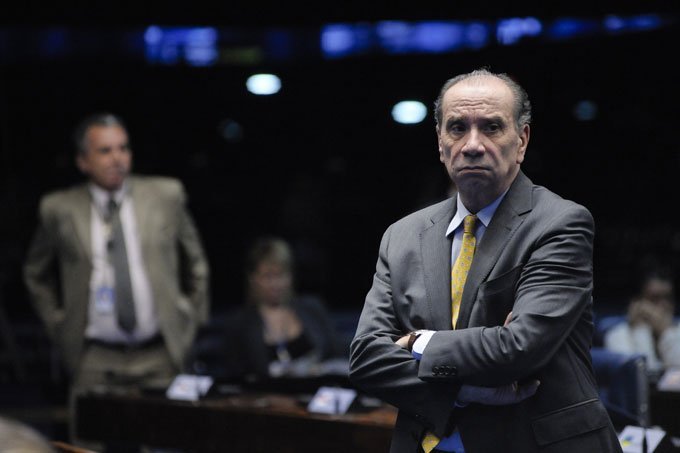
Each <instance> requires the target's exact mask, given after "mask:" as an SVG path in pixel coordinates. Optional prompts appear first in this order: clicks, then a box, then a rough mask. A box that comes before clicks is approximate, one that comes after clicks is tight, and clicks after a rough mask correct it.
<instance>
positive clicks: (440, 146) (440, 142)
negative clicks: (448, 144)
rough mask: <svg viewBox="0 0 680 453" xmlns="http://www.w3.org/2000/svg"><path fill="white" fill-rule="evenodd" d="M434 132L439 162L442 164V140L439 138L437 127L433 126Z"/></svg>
mask: <svg viewBox="0 0 680 453" xmlns="http://www.w3.org/2000/svg"><path fill="white" fill-rule="evenodd" d="M435 131H436V132H437V147H438V149H439V161H440V162H441V163H444V148H443V147H442V139H441V137H440V136H439V126H435Z"/></svg>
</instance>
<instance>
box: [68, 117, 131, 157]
mask: <svg viewBox="0 0 680 453" xmlns="http://www.w3.org/2000/svg"><path fill="white" fill-rule="evenodd" d="M93 126H102V127H109V126H119V127H121V128H123V129H124V130H127V128H126V127H125V123H123V120H122V119H121V118H120V117H119V116H117V115H114V114H113V113H109V112H102V113H94V114H92V115H89V116H87V117H86V118H85V119H83V120H82V121H81V122H80V123H78V125H77V126H76V128H75V130H74V133H73V141H74V142H75V145H76V150H77V151H78V154H82V153H84V152H85V151H86V150H87V148H86V147H85V136H86V135H87V131H88V129H90V128H91V127H93Z"/></svg>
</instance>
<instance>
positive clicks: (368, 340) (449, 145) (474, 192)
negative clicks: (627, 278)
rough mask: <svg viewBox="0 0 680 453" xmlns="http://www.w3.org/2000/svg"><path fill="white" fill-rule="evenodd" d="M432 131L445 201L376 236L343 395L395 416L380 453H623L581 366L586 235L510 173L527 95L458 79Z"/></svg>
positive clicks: (491, 79)
mask: <svg viewBox="0 0 680 453" xmlns="http://www.w3.org/2000/svg"><path fill="white" fill-rule="evenodd" d="M436 121H437V127H436V130H437V137H438V144H439V159H440V161H441V162H442V163H443V164H444V166H445V167H446V170H447V171H448V173H449V175H450V177H451V179H452V181H453V182H454V183H455V185H456V187H457V193H456V194H455V195H454V196H453V197H452V198H451V199H448V200H446V201H443V202H441V203H438V204H435V205H433V206H430V207H427V208H425V209H422V210H420V211H417V212H415V213H413V214H411V215H409V216H407V217H405V218H403V219H401V220H399V221H397V222H395V223H394V224H392V225H391V226H390V227H389V228H388V229H387V231H386V232H385V234H384V236H383V238H382V242H381V245H380V251H379V257H378V261H377V266H376V273H375V276H374V279H373V286H372V288H371V290H370V291H369V293H368V295H367V297H366V302H365V305H364V309H363V312H362V314H361V318H360V321H359V325H358V328H357V332H356V335H355V337H354V340H353V342H352V346H351V357H350V361H351V363H350V377H351V379H352V381H353V382H354V383H355V385H357V387H359V388H360V389H362V390H364V391H366V392H368V393H371V394H373V395H375V396H377V397H379V398H381V399H383V400H384V401H386V402H388V403H390V404H393V405H394V406H396V407H397V408H398V409H399V416H398V419H397V422H396V426H395V430H394V435H393V440H392V448H391V451H392V452H409V453H410V452H419V451H423V450H424V451H432V449H433V448H434V449H435V450H434V451H460V448H461V447H460V443H461V441H462V446H463V447H464V448H465V451H467V452H468V453H470V452H472V453H486V452H489V453H491V452H494V453H495V452H499V451H503V452H517V453H531V452H546V453H547V452H550V453H557V452H565V453H566V452H575V451H579V452H599V453H607V452H618V451H621V447H620V444H619V442H618V439H617V437H616V432H615V431H614V428H613V426H612V423H611V421H610V419H609V416H608V414H607V412H606V410H605V408H604V406H603V405H602V403H601V402H600V400H599V399H598V394H597V387H596V383H595V378H594V376H593V371H592V365H591V360H590V353H589V348H590V345H591V336H592V330H593V320H592V297H591V295H592V287H593V270H592V252H593V237H594V221H593V218H592V216H591V214H590V213H589V212H588V210H587V209H586V208H584V207H583V206H580V205H578V204H576V203H574V202H571V201H568V200H565V199H563V198H561V197H559V196H558V195H556V194H554V193H552V192H550V191H549V190H547V189H546V188H544V187H541V186H537V185H534V184H533V183H532V182H531V181H530V180H529V178H527V176H525V175H524V173H523V172H522V171H521V170H520V164H521V163H522V162H523V160H524V155H525V152H526V149H527V145H528V143H529V135H530V133H529V132H530V128H529V123H530V121H531V105H530V103H529V99H528V96H527V94H526V92H525V91H524V89H523V88H521V87H520V86H519V85H518V84H517V83H515V81H513V80H512V79H511V78H510V77H508V76H507V75H505V74H493V73H491V72H489V71H487V70H485V69H480V70H476V71H473V72H471V73H469V74H463V75H460V76H457V77H455V78H453V79H451V80H449V81H447V83H446V84H445V85H444V86H443V87H442V89H441V92H440V95H439V98H438V99H437V102H436ZM468 215H472V216H473V217H474V220H475V221H476V226H474V227H472V230H471V233H472V234H473V235H474V237H473V241H472V244H473V245H472V248H470V246H468V245H465V244H466V241H468V240H469V239H466V238H464V236H466V235H468V234H469V233H468V232H465V234H464V231H463V229H464V228H463V224H464V223H467V222H466V221H465V222H464V219H465V218H466V217H467V216H468ZM471 218H472V217H471ZM461 250H462V251H461ZM466 250H467V252H466ZM471 250H472V251H473V252H474V255H472V251H471ZM468 252H469V257H472V261H471V265H470V266H469V271H467V273H466V274H465V276H464V277H463V278H462V280H460V275H459V274H458V273H457V271H455V270H454V271H453V272H452V266H453V267H454V269H455V267H456V266H457V265H456V266H454V263H456V261H457V259H458V257H459V253H460V255H461V256H463V255H464V254H467V253H468ZM469 257H468V258H469ZM452 273H453V275H454V277H455V278H453V279H452ZM459 282H462V283H459ZM461 292H462V296H460V297H458V302H456V299H457V298H456V297H455V296H454V295H455V294H456V293H461ZM539 384H540V385H539Z"/></svg>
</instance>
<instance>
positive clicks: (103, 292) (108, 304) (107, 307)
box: [94, 286, 115, 315]
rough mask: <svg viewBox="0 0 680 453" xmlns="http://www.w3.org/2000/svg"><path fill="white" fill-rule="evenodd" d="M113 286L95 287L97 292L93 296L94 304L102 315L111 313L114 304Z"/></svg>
mask: <svg viewBox="0 0 680 453" xmlns="http://www.w3.org/2000/svg"><path fill="white" fill-rule="evenodd" d="M113 299H114V294H113V288H111V287H109V286H100V287H99V288H97V292H96V293H95V296H94V306H95V308H96V310H97V313H101V314H103V315H110V314H111V313H113V307H114V304H115V301H114V300H113Z"/></svg>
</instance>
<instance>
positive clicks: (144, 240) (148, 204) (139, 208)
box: [129, 177, 154, 257]
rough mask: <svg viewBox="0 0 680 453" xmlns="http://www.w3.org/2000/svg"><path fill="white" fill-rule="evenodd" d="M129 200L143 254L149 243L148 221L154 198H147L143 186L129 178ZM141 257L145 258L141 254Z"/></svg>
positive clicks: (136, 180) (144, 254)
mask: <svg viewBox="0 0 680 453" xmlns="http://www.w3.org/2000/svg"><path fill="white" fill-rule="evenodd" d="M129 182H130V199H131V200H132V207H133V208H134V213H135V221H136V222H137V233H138V234H139V241H140V247H141V249H142V252H144V250H145V247H146V245H147V244H148V243H149V240H148V239H149V237H148V236H149V228H148V221H149V216H150V214H151V212H153V211H152V210H153V206H152V200H154V197H151V196H148V195H147V194H146V193H145V190H144V189H145V188H144V184H140V182H139V180H138V179H137V178H135V177H130V179H129ZM142 256H144V257H145V256H147V254H146V253H142Z"/></svg>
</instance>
